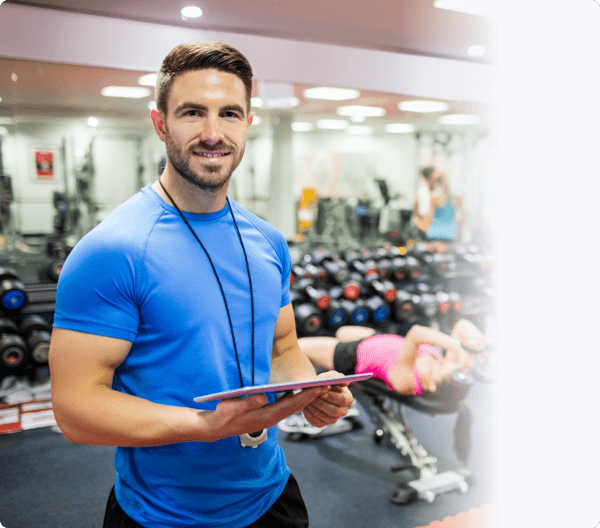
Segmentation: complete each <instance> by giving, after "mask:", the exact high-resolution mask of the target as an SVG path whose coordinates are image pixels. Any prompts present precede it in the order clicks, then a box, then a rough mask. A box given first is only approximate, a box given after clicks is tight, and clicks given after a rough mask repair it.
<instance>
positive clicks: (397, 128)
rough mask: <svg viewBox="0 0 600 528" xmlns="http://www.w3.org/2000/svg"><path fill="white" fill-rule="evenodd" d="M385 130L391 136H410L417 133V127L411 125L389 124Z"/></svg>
mask: <svg viewBox="0 0 600 528" xmlns="http://www.w3.org/2000/svg"><path fill="white" fill-rule="evenodd" d="M383 128H384V130H385V131H386V132H389V133H391V134H409V133H411V132H414V131H415V125H413V124H411V123H388V124H387V125H385V126H384V127H383Z"/></svg>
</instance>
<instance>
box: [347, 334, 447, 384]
mask: <svg viewBox="0 0 600 528" xmlns="http://www.w3.org/2000/svg"><path fill="white" fill-rule="evenodd" d="M405 342H406V339H404V338H403V337H400V336H398V335H394V334H383V335H374V336H371V337H367V338H366V339H363V340H362V341H361V342H360V343H359V344H358V348H357V349H356V373H357V374H363V373H365V372H372V373H373V376H375V377H377V378H381V379H382V380H383V381H385V383H386V385H387V386H388V388H389V389H390V390H394V387H393V385H392V384H391V383H390V372H391V371H392V369H393V368H394V366H395V365H396V363H397V362H398V358H399V357H400V352H401V351H402V347H403V346H404V343H405ZM423 354H430V355H432V356H433V357H434V358H435V359H437V360H438V361H439V360H441V359H443V356H442V355H441V354H440V353H439V352H438V351H437V350H436V348H435V347H434V346H433V345H428V344H420V345H419V356H422V355H423ZM413 373H414V376H415V379H414V391H415V394H421V393H422V392H423V388H422V387H421V378H420V376H419V372H418V371H417V367H416V366H414V367H413Z"/></svg>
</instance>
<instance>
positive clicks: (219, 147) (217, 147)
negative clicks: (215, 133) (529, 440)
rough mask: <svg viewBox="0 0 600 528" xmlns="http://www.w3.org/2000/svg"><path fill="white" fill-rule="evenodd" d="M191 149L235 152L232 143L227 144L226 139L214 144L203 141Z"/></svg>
mask: <svg viewBox="0 0 600 528" xmlns="http://www.w3.org/2000/svg"><path fill="white" fill-rule="evenodd" d="M191 150H204V151H206V152H217V151H218V152H233V151H234V148H233V147H231V146H230V145H227V144H226V143H225V142H224V141H217V142H216V143H214V144H211V143H205V142H204V141H201V142H200V143H198V144H197V145H196V146H195V147H192V149H191Z"/></svg>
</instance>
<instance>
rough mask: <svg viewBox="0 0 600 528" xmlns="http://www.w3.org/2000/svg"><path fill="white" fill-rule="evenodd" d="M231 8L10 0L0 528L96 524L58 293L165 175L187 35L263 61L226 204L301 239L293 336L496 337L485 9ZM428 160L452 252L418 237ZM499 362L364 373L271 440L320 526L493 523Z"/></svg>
mask: <svg viewBox="0 0 600 528" xmlns="http://www.w3.org/2000/svg"><path fill="white" fill-rule="evenodd" d="M220 4H221V5H220V6H219V7H217V6H216V5H213V6H211V7H209V6H208V5H207V6H206V9H205V13H204V14H203V16H202V17H200V18H194V16H192V15H193V13H192V14H188V15H182V14H180V12H179V9H180V8H181V6H180V5H179V4H177V3H175V2H172V1H168V2H149V3H148V2H146V3H145V6H144V8H143V9H142V7H140V5H136V3H131V4H128V5H127V6H126V5H125V4H123V6H121V7H116V6H114V5H112V4H111V3H108V2H95V3H94V5H93V8H92V7H90V8H89V9H87V8H86V7H82V6H81V3H80V2H72V1H68V0H61V1H58V2H44V1H41V0H39V1H38V0H36V1H28V2H21V1H15V0H8V1H7V2H5V3H3V4H2V5H1V7H0V34H2V35H3V38H2V39H1V40H0V235H1V238H0V275H1V280H0V287H1V291H0V300H1V304H2V305H1V306H0V310H1V314H0V326H1V327H2V332H1V337H0V346H1V349H0V460H1V461H2V468H1V470H0V471H1V473H0V490H1V496H2V499H1V500H0V526H4V525H5V526H6V527H7V528H15V527H19V528H33V527H35V528H42V527H52V528H54V527H58V526H60V527H61V528H71V527H73V528H74V527H81V526H100V525H101V523H102V516H103V512H104V507H105V504H106V498H107V495H108V492H109V491H110V488H111V486H112V483H113V481H114V468H113V448H110V447H98V446H86V445H80V444H73V443H69V442H68V441H67V440H66V439H65V438H64V437H63V435H62V433H61V432H60V430H59V429H58V427H57V426H56V422H55V420H54V417H53V412H52V404H51V399H50V398H51V383H50V372H49V367H48V348H49V340H50V335H51V332H52V321H53V312H54V301H55V295H56V287H57V282H58V280H59V276H60V272H61V268H62V265H63V263H64V261H65V259H66V258H67V257H68V255H69V252H70V251H71V249H72V248H73V247H74V246H75V245H76V244H77V242H78V241H79V240H80V239H81V238H82V237H83V236H84V235H85V234H86V233H87V232H89V231H90V230H91V229H93V228H94V227H95V226H96V225H97V224H98V223H99V222H101V221H102V219H103V218H104V217H106V215H107V214H108V213H110V212H111V211H112V210H113V209H114V208H115V207H117V206H118V205H119V204H121V203H123V202H124V201H125V200H127V199H128V198H129V197H131V196H132V195H133V194H135V193H136V192H137V191H139V190H140V189H141V188H143V187H144V186H146V185H147V184H149V183H153V182H155V181H156V180H157V178H158V176H159V175H160V173H161V171H162V169H163V167H164V163H165V148H164V144H163V143H162V142H161V141H160V140H159V139H158V137H157V135H156V133H155V131H154V129H153V127H152V123H151V120H150V117H149V114H150V111H151V109H152V108H155V103H154V100H153V96H154V88H153V86H154V83H155V72H156V70H157V69H158V67H159V65H160V61H161V60H162V57H163V56H164V55H165V54H166V53H167V52H168V51H169V50H170V49H172V48H173V47H174V46H175V45H177V44H179V43H181V42H186V41H190V40H218V41H223V42H226V43H229V44H231V45H233V46H236V47H237V48H238V49H240V51H242V52H243V53H244V54H245V55H246V56H247V57H248V58H249V60H250V62H251V64H252V65H253V68H254V77H255V78H254V83H253V89H252V90H253V91H252V110H253V111H254V112H255V114H256V117H255V119H254V122H253V124H252V127H251V130H250V134H249V137H248V140H247V145H246V151H245V155H244V158H243V160H242V162H241V164H240V165H239V167H238V168H237V170H236V171H235V173H234V176H233V178H232V181H231V185H230V187H229V195H230V197H231V198H232V199H233V200H235V201H236V202H238V203H239V204H241V205H242V206H243V207H245V208H247V209H248V210H250V211H251V212H253V213H254V214H256V215H258V216H259V217H261V218H263V219H265V220H267V221H269V222H271V223H272V224H274V225H275V226H276V227H277V228H278V229H279V230H280V231H281V232H282V233H283V234H284V236H285V238H286V240H287V241H288V245H289V249H290V254H291V256H292V259H293V268H292V276H291V286H290V291H291V297H292V303H293V306H294V313H295V317H296V327H297V332H298V336H299V337H307V336H331V335H333V334H334V333H335V331H336V329H338V328H339V327H341V326H343V325H349V324H350V325H359V326H366V327H370V328H374V329H376V330H377V331H379V332H383V333H395V332H396V331H397V329H398V328H399V327H400V326H402V325H403V324H405V323H407V322H410V323H418V324H422V325H425V326H429V327H433V328H436V329H438V330H441V331H443V332H446V333H450V330H451V328H452V326H453V324H454V323H455V322H456V321H458V320H459V319H467V320H470V321H472V322H473V323H474V324H476V325H477V326H478V328H480V329H481V330H482V332H484V333H485V334H486V336H487V337H488V339H489V342H490V343H492V344H493V343H495V342H496V341H497V339H498V331H497V317H496V301H497V254H496V243H497V228H498V225H497V224H498V221H499V220H498V213H497V210H496V200H495V194H496V185H497V182H496V170H495V167H494V163H495V162H496V159H497V152H496V148H497V143H496V142H497V136H496V128H495V115H496V112H497V108H496V101H495V92H494V90H493V89H492V85H493V80H494V76H495V75H496V64H495V46H496V24H495V22H496V21H495V19H494V17H493V16H492V15H491V14H490V13H487V12H477V13H473V12H472V13H468V12H465V11H459V10H451V9H448V8H441V7H434V5H433V4H434V2H429V3H426V2H418V1H411V2H408V3H406V4H407V5H406V11H405V12H403V11H402V8H397V9H395V8H394V9H392V8H391V7H387V6H385V7H384V6H383V5H378V4H379V3H377V2H376V3H375V4H374V5H373V6H371V7H372V9H370V10H371V11H372V13H370V14H369V15H368V16H367V15H361V14H359V12H358V11H356V6H354V5H351V6H346V2H340V1H333V2H328V4H330V5H329V6H328V7H322V9H323V10H325V12H324V13H323V12H321V13H320V14H319V16H317V15H316V14H313V15H310V16H308V15H306V16H303V15H302V14H300V13H299V12H298V10H297V8H296V7H293V6H292V5H291V3H284V4H282V5H281V6H279V7H277V6H275V5H271V4H270V3H269V4H270V6H269V8H268V9H267V8H265V7H260V8H259V7H258V6H255V8H256V12H255V13H250V12H249V10H248V9H249V8H247V7H244V6H243V5H242V4H243V3H242V2H237V1H235V0H230V1H227V2H220ZM265 4H266V3H265ZM381 4H383V3H381ZM386 4H387V3H386ZM425 4H427V6H425ZM430 4H431V5H430ZM409 6H410V8H409ZM213 9H214V10H215V12H214V13H211V10H213ZM346 10H347V13H346V12H345V11H346ZM142 11H143V14H142ZM232 13H236V16H232V15H231V14H232ZM342 13H344V14H343V15H342ZM269 14H270V15H271V18H270V16H269ZM328 15H331V17H330V18H329V20H333V19H335V20H337V24H331V27H329V26H328V25H323V20H327V19H328ZM361 16H362V17H365V18H364V20H363V21H362V22H363V23H362V24H361V22H360V20H361ZM228 17H230V18H228ZM404 18H405V19H406V20H404ZM401 19H402V22H401ZM290 20H292V21H293V23H290ZM25 27H27V28H28V30H27V31H22V30H21V29H22V28H25ZM392 27H393V28H394V29H393V30H392V29H390V28H392ZM411 27H412V28H413V31H410V28H411ZM415 27H418V28H420V30H419V31H418V32H415V31H414V28H415ZM369 28H370V29H369ZM390 31H392V33H390ZM5 35H9V36H10V38H4V36H5ZM119 89H124V91H123V90H121V91H119ZM429 166H431V167H435V169H436V171H438V172H440V173H443V174H444V176H445V178H446V184H447V189H448V193H449V196H451V197H452V199H453V200H454V201H453V203H454V205H455V208H454V209H455V210H454V214H455V220H456V225H455V227H456V231H455V233H454V234H453V235H452V237H450V238H435V237H433V238H428V237H427V235H426V233H422V232H420V231H419V229H418V228H417V227H416V223H415V215H416V214H417V210H418V206H417V205H416V203H417V198H418V197H419V196H423V195H422V194H420V193H422V192H423V188H422V187H423V168H425V167H429ZM421 201H423V200H421ZM440 352H441V353H443V352H444V351H443V350H440ZM498 353H499V351H498V347H495V346H493V345H492V346H490V347H488V349H486V351H485V354H482V355H481V357H479V358H478V361H477V365H479V366H480V367H481V365H484V368H482V369H479V370H475V369H465V370H463V371H462V372H461V373H460V375H458V376H456V377H455V378H453V380H452V383H451V386H450V387H448V388H447V389H448V392H446V393H445V394H444V395H441V396H440V397H439V398H435V399H427V398H425V397H419V396H400V395H398V394H395V393H394V392H393V391H390V390H389V389H387V387H386V386H385V385H384V384H382V383H379V381H378V380H373V379H372V380H368V381H366V382H357V383H355V384H353V385H352V386H351V390H352V392H353V395H354V397H355V399H356V407H355V409H354V412H353V413H352V415H349V416H348V417H347V418H344V419H342V420H340V421H339V422H338V424H337V425H336V427H325V428H323V430H321V431H319V432H317V433H315V432H309V433H299V432H286V431H284V430H282V429H280V431H279V440H280V443H281V445H282V447H283V449H284V451H285V454H286V458H287V461H288V465H289V466H290V468H291V469H292V472H293V473H294V475H295V476H296V478H297V480H298V481H299V483H300V486H301V488H302V491H303V495H304V497H305V501H306V503H307V506H308V509H309V512H310V515H311V526H312V527H314V528H324V527H331V528H345V527H364V528H367V527H369V528H375V527H384V526H385V527H402V528H421V527H429V526H431V527H434V526H435V527H445V528H450V527H458V526H460V527H461V528H462V527H471V528H475V527H477V528H484V527H485V528H488V527H492V526H495V525H496V523H495V521H496V510H495V503H496V493H497V472H498V467H497V444H496V438H497V430H496V427H497V424H496V420H495V412H496V405H497V398H498V384H497V369H496V360H497V355H498Z"/></svg>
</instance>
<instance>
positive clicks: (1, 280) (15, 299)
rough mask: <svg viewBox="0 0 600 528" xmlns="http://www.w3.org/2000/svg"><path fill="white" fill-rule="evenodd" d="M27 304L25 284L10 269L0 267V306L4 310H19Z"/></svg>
mask: <svg viewBox="0 0 600 528" xmlns="http://www.w3.org/2000/svg"><path fill="white" fill-rule="evenodd" d="M26 303H27V293H26V291H25V284H23V282H22V281H21V279H20V278H19V276H18V275H17V272H16V271H15V270H14V269H12V268H7V267H0V305H1V308H2V309H4V310H10V311H13V310H19V309H20V308H22V307H23V306H24V305H25V304H26Z"/></svg>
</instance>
